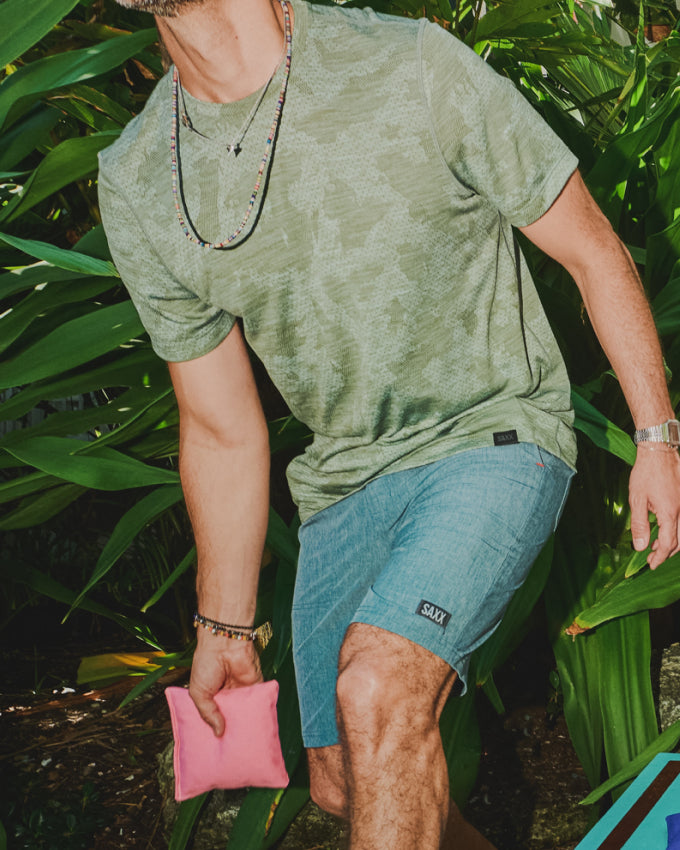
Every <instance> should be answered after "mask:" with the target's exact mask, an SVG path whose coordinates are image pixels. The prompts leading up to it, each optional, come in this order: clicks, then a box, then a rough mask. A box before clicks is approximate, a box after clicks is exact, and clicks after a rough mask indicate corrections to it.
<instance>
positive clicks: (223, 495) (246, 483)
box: [180, 424, 269, 625]
mask: <svg viewBox="0 0 680 850" xmlns="http://www.w3.org/2000/svg"><path fill="white" fill-rule="evenodd" d="M180 474H181V478H182V486H183V488H184V493H185V498H186V502H187V507H188V510H189V516H190V518H191V524H192V527H193V531H194V536H195V539H196V548H197V553H198V579H197V594H198V610H199V611H200V613H201V614H203V615H204V616H206V617H210V618H211V619H214V620H219V621H220V622H224V623H230V624H235V625H250V624H251V623H253V622H254V617H255V606H256V598H257V584H258V578H259V572H260V564H261V561H262V550H263V547H264V539H265V534H266V531H267V517H268V505H269V448H268V444H267V440H266V429H265V430H264V432H263V431H262V429H259V432H258V431H256V433H255V434H250V435H248V437H247V438H245V437H244V439H243V440H240V441H239V440H233V441H226V440H224V439H220V437H219V435H215V434H213V433H212V432H210V431H209V430H207V429H202V428H201V427H200V426H197V425H195V424H189V425H184V426H183V427H182V437H181V441H180Z"/></svg>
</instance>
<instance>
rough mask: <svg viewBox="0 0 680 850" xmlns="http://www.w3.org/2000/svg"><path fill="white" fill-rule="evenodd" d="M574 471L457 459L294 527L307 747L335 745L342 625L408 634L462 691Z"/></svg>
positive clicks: (533, 462) (540, 456)
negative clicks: (474, 656)
mask: <svg viewBox="0 0 680 850" xmlns="http://www.w3.org/2000/svg"><path fill="white" fill-rule="evenodd" d="M572 475H573V470H572V469H570V467H569V466H567V464H565V463H564V462H563V461H561V460H559V459H558V458H556V457H554V456H553V455H551V454H549V453H548V452H546V451H544V450H542V449H540V448H538V447H537V446H535V445H533V444H531V443H518V444H515V445H506V446H494V447H488V448H482V449H472V450H470V451H465V452H460V453H458V454H455V455H452V456H451V457H448V458H445V459H444V460H440V461H436V462H434V463H430V464H427V465H425V466H419V467H416V468H414V469H407V470H404V471H401V472H394V473H389V474H386V475H383V476H381V477H380V478H376V479H375V480H373V481H371V482H370V483H369V484H367V485H366V486H365V487H364V488H362V489H361V490H359V491H357V492H356V493H353V494H352V495H350V496H348V497H346V498H345V499H342V500H341V501H339V502H336V503H335V504H334V505H331V506H330V507H328V508H325V509H324V510H322V511H320V512H319V513H317V514H314V516H312V517H311V518H310V519H309V520H307V522H305V523H303V525H302V527H301V528H300V544H301V549H300V561H299V566H298V574H297V580H296V585H295V598H294V602H293V654H294V659H295V673H296V678H297V685H298V694H299V697H300V713H301V717H302V735H303V739H304V742H305V746H307V747H325V746H330V745H331V744H336V743H337V742H338V730H337V726H336V721H335V686H336V679H337V666H338V655H339V652H340V647H341V645H342V641H343V638H344V636H345V632H346V630H347V627H348V626H349V624H350V623H355V622H358V623H368V624H370V625H372V626H378V627H379V628H381V629H385V630H387V631H389V632H393V633H394V634H398V635H401V636H402V637H405V638H408V639H409V640H412V641H414V642H415V643H418V644H420V645H421V646H423V647H425V648H426V649H429V650H430V651H431V652H433V653H435V655H438V656H439V657H441V658H443V659H444V660H445V661H446V662H448V664H450V665H451V667H452V668H453V669H454V670H456V672H457V673H458V677H459V679H460V680H461V683H462V685H463V691H464V689H465V687H466V684H465V681H466V676H467V671H468V665H469V660H470V654H471V653H472V652H473V650H475V649H476V648H477V647H478V646H480V645H481V644H482V643H483V642H484V641H485V640H486V639H487V638H488V637H489V635H491V633H492V632H493V631H494V629H495V628H496V627H497V626H498V624H499V622H500V620H501V618H502V616H503V613H504V612H505V609H506V608H507V606H508V603H509V602H510V599H511V597H512V594H513V593H514V592H515V590H517V588H518V587H519V586H520V585H521V584H522V582H523V581H524V579H525V578H526V576H527V574H528V572H529V568H530V567H531V565H532V563H533V562H534V560H535V558H536V556H537V555H538V553H539V552H540V551H541V549H542V547H543V545H544V544H545V542H546V540H547V539H548V538H549V537H550V535H551V534H552V532H553V531H554V530H555V527H556V525H557V520H558V518H559V515H560V513H561V510H562V507H563V505H564V502H565V499H566V496H567V492H568V490H569V483H570V481H571V478H572Z"/></svg>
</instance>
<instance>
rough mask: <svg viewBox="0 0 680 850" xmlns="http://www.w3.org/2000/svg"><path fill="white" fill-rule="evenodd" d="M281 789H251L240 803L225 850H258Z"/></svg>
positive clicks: (277, 802) (278, 800) (281, 792)
mask: <svg viewBox="0 0 680 850" xmlns="http://www.w3.org/2000/svg"><path fill="white" fill-rule="evenodd" d="M282 797H283V789H276V788H251V790H250V791H249V792H248V794H247V795H246V798H245V800H244V801H243V802H242V803H241V807H240V809H239V812H238V815H237V816H236V820H235V821H234V825H233V826H232V828H231V832H230V834H229V840H228V842H227V850H260V848H261V847H262V844H263V842H264V840H265V836H266V834H267V825H268V824H269V822H270V819H271V817H272V816H273V814H274V812H275V811H276V808H277V807H278V804H279V802H280V801H281V798H282Z"/></svg>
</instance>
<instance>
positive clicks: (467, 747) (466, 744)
mask: <svg viewBox="0 0 680 850" xmlns="http://www.w3.org/2000/svg"><path fill="white" fill-rule="evenodd" d="M474 678H475V673H474V670H473V668H472V669H471V672H470V680H471V681H474ZM475 691H476V688H474V687H470V688H469V690H468V692H467V693H466V694H465V696H463V697H457V698H456V699H450V700H449V701H448V702H447V703H446V705H445V706H444V711H443V712H442V716H441V719H440V721H439V729H440V732H441V736H442V744H443V745H444V755H445V756H446V763H447V765H448V770H449V793H450V794H451V797H452V798H453V799H454V800H455V802H456V803H457V804H458V806H459V807H460V808H462V807H463V806H464V805H465V801H466V800H467V798H468V795H469V794H470V791H471V790H472V788H473V786H474V784H475V780H476V778H477V771H478V770H479V761H480V758H481V755H482V745H481V739H480V736H479V724H478V722H477V716H476V713H475V696H476V694H475Z"/></svg>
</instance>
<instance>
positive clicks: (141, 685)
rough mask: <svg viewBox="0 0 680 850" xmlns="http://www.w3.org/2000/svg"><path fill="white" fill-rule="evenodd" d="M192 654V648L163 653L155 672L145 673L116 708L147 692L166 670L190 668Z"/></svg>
mask: <svg viewBox="0 0 680 850" xmlns="http://www.w3.org/2000/svg"><path fill="white" fill-rule="evenodd" d="M193 654H194V648H193V646H191V647H189V648H188V649H187V650H185V651H184V652H173V653H168V654H166V653H163V655H164V657H163V658H162V659H161V660H160V662H159V664H158V667H157V669H156V670H152V671H151V672H150V673H147V674H146V675H145V676H144V678H143V679H141V681H139V682H138V683H137V684H136V685H135V686H134V688H133V689H132V690H131V691H130V692H129V693H128V694H127V695H126V696H125V697H124V698H123V699H122V700H121V702H120V704H119V706H118V708H125V706H126V705H129V704H130V703H131V702H132V701H133V700H135V699H137V697H138V696H140V695H141V694H143V693H144V692H145V691H148V690H149V688H150V687H151V686H152V685H154V684H155V683H156V682H157V681H158V680H159V679H161V678H162V677H163V676H164V675H165V674H166V673H167V672H168V670H173V669H174V668H175V667H191V658H192V656H193Z"/></svg>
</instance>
